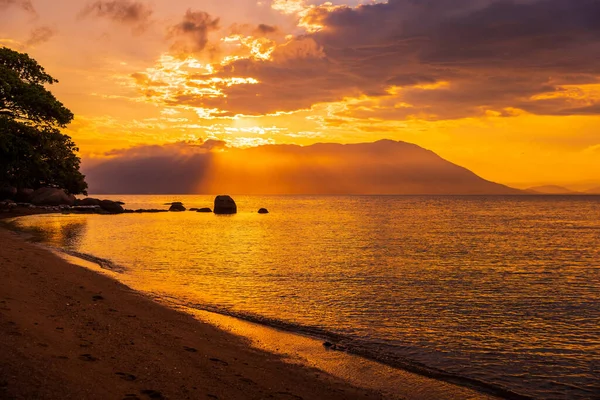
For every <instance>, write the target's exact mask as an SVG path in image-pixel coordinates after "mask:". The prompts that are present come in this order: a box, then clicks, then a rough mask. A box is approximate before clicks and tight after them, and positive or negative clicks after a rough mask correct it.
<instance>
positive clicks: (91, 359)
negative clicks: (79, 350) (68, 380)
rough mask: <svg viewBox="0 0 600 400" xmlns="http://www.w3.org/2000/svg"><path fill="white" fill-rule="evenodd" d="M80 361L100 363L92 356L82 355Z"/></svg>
mask: <svg viewBox="0 0 600 400" xmlns="http://www.w3.org/2000/svg"><path fill="white" fill-rule="evenodd" d="M79 359H80V360H81V361H98V359H97V358H96V357H94V356H93V355H91V354H82V355H80V356H79Z"/></svg>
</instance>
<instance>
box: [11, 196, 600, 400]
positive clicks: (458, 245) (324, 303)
mask: <svg viewBox="0 0 600 400" xmlns="http://www.w3.org/2000/svg"><path fill="white" fill-rule="evenodd" d="M104 197H106V196H104ZM114 198H118V199H120V200H123V201H125V202H126V203H127V207H128V208H133V209H135V208H167V207H168V206H164V205H163V203H166V202H171V201H182V202H183V203H184V204H185V205H186V206H188V207H205V206H212V199H213V197H212V196H117V197H114ZM235 199H236V202H237V203H238V210H239V211H240V212H239V213H238V214H237V215H234V216H216V215H213V214H201V213H195V212H184V213H164V214H127V215H119V216H98V215H89V216H87V215H70V216H66V215H42V216H31V217H26V218H20V219H18V220H17V223H18V225H20V226H21V227H22V228H26V229H31V230H34V231H36V232H37V233H38V234H39V237H40V239H41V240H43V241H44V242H46V243H48V244H51V245H53V246H56V247H59V248H64V249H67V250H69V251H75V252H79V253H86V254H91V255H94V256H96V257H100V258H104V259H108V260H110V261H112V262H114V263H115V264H117V265H120V266H122V267H124V268H125V271H124V272H123V273H122V274H120V278H121V279H122V280H123V281H124V282H125V283H127V284H129V285H131V286H132V287H134V288H137V289H141V290H146V291H150V292H152V293H154V294H156V295H158V296H163V297H164V298H169V299H175V300H176V301H178V302H179V303H181V304H186V305H188V306H193V307H197V308H200V309H208V310H213V311H218V312H223V313H229V314H234V315H239V316H243V317H246V318H250V319H253V320H259V321H262V322H264V323H269V324H274V325H277V326H284V327H286V328H288V329H294V330H300V331H304V332H311V333H315V334H318V335H323V336H324V337H329V338H331V339H332V340H335V341H337V342H342V343H344V344H345V345H346V346H348V347H349V348H350V349H352V350H353V351H356V352H359V353H361V354H365V355H367V356H370V357H374V358H377V359H379V360H382V361H385V362H387V363H389V364H392V365H404V366H413V367H417V368H420V367H427V369H429V370H430V371H433V372H436V373H437V372H442V371H443V372H444V373H447V374H449V375H455V376H460V377H464V378H470V379H474V380H477V381H481V382H485V383H489V384H492V385H494V386H496V387H500V388H504V389H507V390H510V391H513V392H515V393H520V394H524V395H530V396H533V397H537V398H544V399H566V398H568V399H578V398H579V399H589V398H598V397H599V396H600V197H591V196H588V197H555V196H548V197H536V196H527V197H481V196H472V197H443V196H441V197H435V196H427V197H416V196H397V197H396V196H348V197H343V196H337V197H324V196H315V197H310V196H304V197H302V196H262V197H261V196H236V197H235ZM260 207H266V208H268V209H269V210H270V211H271V213H270V214H268V215H259V214H257V213H256V210H258V208H260Z"/></svg>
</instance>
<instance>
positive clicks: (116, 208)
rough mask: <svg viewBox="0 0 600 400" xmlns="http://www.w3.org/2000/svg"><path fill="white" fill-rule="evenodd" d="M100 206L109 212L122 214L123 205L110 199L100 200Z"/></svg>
mask: <svg viewBox="0 0 600 400" xmlns="http://www.w3.org/2000/svg"><path fill="white" fill-rule="evenodd" d="M100 208H102V209H103V210H104V211H106V212H108V213H110V214H122V213H123V211H124V210H123V206H121V205H120V204H118V203H117V202H115V201H111V200H102V201H101V202H100Z"/></svg>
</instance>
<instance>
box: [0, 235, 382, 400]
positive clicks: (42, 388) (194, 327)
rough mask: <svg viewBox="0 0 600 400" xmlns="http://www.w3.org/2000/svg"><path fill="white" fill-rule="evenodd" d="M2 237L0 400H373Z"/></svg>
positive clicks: (371, 395) (14, 239)
mask: <svg viewBox="0 0 600 400" xmlns="http://www.w3.org/2000/svg"><path fill="white" fill-rule="evenodd" d="M381 397H382V396H381V395H380V394H378V393H374V392H368V391H366V390H362V389H357V388H354V387H351V386H350V385H348V384H347V383H345V382H343V381H340V380H336V379H334V378H332V377H330V376H328V375H326V374H323V373H321V372H319V371H317V370H311V369H308V368H304V367H302V366H298V365H292V364H288V363H285V362H284V361H282V360H281V359H279V358H278V357H277V356H275V355H272V354H269V353H265V352H262V351H259V350H255V349H252V348H251V347H249V346H248V345H247V344H246V343H245V342H244V340H243V339H241V338H239V337H236V336H233V335H230V334H228V333H225V332H223V331H220V330H218V329H217V328H215V327H213V326H211V325H208V324H203V323H201V322H198V321H197V320H195V319H193V318H192V317H191V316H189V315H187V314H184V313H181V312H178V311H175V310H172V309H169V308H166V307H164V306H161V305H159V304H157V303H155V302H153V301H152V300H150V299H148V298H145V297H144V296H142V295H140V294H138V293H137V292H134V291H132V290H130V289H128V288H127V287H125V286H124V285H122V284H120V283H118V282H116V281H114V280H112V279H111V278H109V277H107V276H104V275H102V274H99V273H96V272H94V271H91V270H87V269H85V268H82V267H79V266H75V265H71V264H69V263H68V262H66V261H64V260H63V259H61V258H59V257H58V256H56V255H54V254H52V253H51V252H49V251H47V250H45V249H43V248H41V247H38V246H36V245H33V244H31V243H28V242H26V241H25V240H23V239H22V238H20V237H18V236H16V235H15V234H14V233H12V232H9V231H6V230H4V229H1V228H0V399H138V398H139V399H162V398H168V399H377V398H381Z"/></svg>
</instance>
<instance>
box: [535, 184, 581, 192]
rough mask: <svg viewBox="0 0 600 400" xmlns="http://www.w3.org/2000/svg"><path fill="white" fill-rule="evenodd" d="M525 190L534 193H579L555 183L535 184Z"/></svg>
mask: <svg viewBox="0 0 600 400" xmlns="http://www.w3.org/2000/svg"><path fill="white" fill-rule="evenodd" d="M525 191H526V192H529V193H534V194H581V193H580V192H576V191H574V190H571V189H568V188H566V187H562V186H556V185H547V186H535V187H531V188H529V189H526V190H525Z"/></svg>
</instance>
